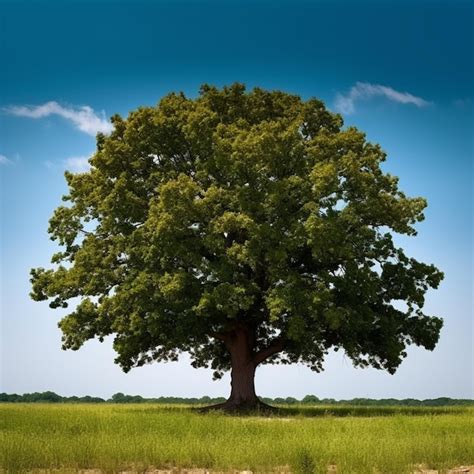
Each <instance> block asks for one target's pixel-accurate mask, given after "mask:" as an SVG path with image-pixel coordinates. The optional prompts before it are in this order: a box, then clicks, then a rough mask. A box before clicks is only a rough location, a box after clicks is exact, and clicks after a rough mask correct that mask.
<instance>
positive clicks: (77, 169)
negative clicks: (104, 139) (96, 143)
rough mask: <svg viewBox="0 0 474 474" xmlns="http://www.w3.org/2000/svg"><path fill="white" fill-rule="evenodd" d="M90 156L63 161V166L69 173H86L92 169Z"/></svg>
mask: <svg viewBox="0 0 474 474" xmlns="http://www.w3.org/2000/svg"><path fill="white" fill-rule="evenodd" d="M89 158H90V156H72V157H70V158H66V159H65V160H63V165H64V167H65V168H66V169H67V170H68V171H73V172H74V173H84V172H85V171H88V170H89V168H90V167H91V166H90V164H89Z"/></svg>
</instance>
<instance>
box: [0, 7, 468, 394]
mask: <svg viewBox="0 0 474 474" xmlns="http://www.w3.org/2000/svg"><path fill="white" fill-rule="evenodd" d="M472 26H473V7H472V3H469V2H457V1H445V2H434V1H432V2H428V1H418V2H408V1H400V2H389V1H380V2H375V1H373V2H366V3H364V2H349V1H347V2H342V1H335V2H329V1H321V2H318V1H313V2H310V1H272V2H270V1H263V0H262V1H256V2H250V1H229V2H217V1H215V2H211V1H179V0H178V1H173V2H172V1H154V2H152V1H151V0H148V1H144V0H138V1H134V2H131V1H119V0H117V1H112V0H109V1H105V0H104V1H102V2H100V1H95V2H92V1H83V2H79V1H63V2H53V1H49V2H46V1H29V2H25V1H21V0H20V1H16V2H13V1H3V2H0V59H1V64H2V66H3V67H2V74H0V91H1V94H0V109H1V110H0V121H1V125H0V174H1V316H2V321H1V322H2V325H1V359H0V364H1V365H0V369H1V370H0V391H7V392H18V393H23V392H28V391H43V390H54V391H56V392H58V393H61V394H66V395H72V394H77V395H82V394H91V395H99V396H110V395H111V394H113V393H115V392H117V391H123V392H127V393H139V394H142V395H145V396H159V395H178V396H179V395H181V396H194V395H203V394H209V395H227V393H228V384H229V379H228V378H224V380H223V381H221V382H212V380H211V375H210V372H208V371H206V370H195V369H192V368H190V367H189V365H188V364H187V361H186V357H184V358H183V361H182V362H179V363H172V364H155V365H153V366H148V367H144V368H139V369H134V370H132V372H130V373H129V374H123V373H122V372H121V371H120V369H119V368H118V367H116V366H115V365H114V364H113V357H114V356H113V351H112V349H111V344H110V341H106V342H105V343H104V344H100V343H98V342H90V343H88V344H86V346H85V347H83V348H82V349H81V350H80V351H78V352H63V351H61V349H60V332H59V330H58V329H57V326H56V325H57V321H58V320H59V319H60V318H61V315H62V313H61V311H60V310H51V309H50V308H49V307H48V305H47V304H46V303H35V302H33V301H31V300H30V299H29V297H28V293H29V290H30V289H29V282H28V280H29V269H30V268H31V267H37V266H48V264H49V258H50V256H51V254H52V253H53V252H54V250H55V246H54V244H53V243H52V242H51V241H50V240H49V239H48V235H47V233H46V229H47V226H48V219H49V217H50V215H51V213H52V211H53V210H54V208H55V207H56V206H58V205H59V204H60V202H61V201H60V197H61V195H62V194H64V193H65V192H66V187H65V182H64V178H63V172H64V170H65V169H66V168H68V169H71V170H73V171H74V170H81V169H82V168H83V166H84V159H85V158H86V157H87V156H89V155H90V154H91V153H92V152H93V150H94V146H95V143H94V133H95V131H97V130H99V129H107V127H109V125H108V121H107V120H108V117H109V116H110V115H112V114H114V113H120V114H122V115H127V113H128V112H129V111H131V110H133V109H135V108H136V107H138V106H140V105H153V104H155V103H157V102H158V100H159V99H160V98H161V97H162V96H163V95H164V94H166V93H168V92H170V91H176V90H182V91H184V92H185V93H186V94H188V95H190V96H195V95H196V94H197V91H198V88H199V86H200V84H202V83H204V82H207V83H211V84H215V85H224V84H229V83H232V82H234V81H240V82H244V83H246V84H247V85H248V86H249V87H252V86H260V87H264V88H269V89H275V88H278V89H283V90H285V91H288V92H293V93H297V94H300V95H301V96H303V97H305V98H308V97H311V96H316V97H319V98H321V99H323V100H324V101H325V103H326V105H327V106H328V107H329V108H330V109H332V110H339V111H341V112H342V113H343V115H344V118H345V122H346V124H348V125H355V126H357V127H359V128H360V129H362V130H364V131H365V132H366V133H367V135H368V137H369V139H370V140H372V141H374V142H378V143H380V144H381V145H382V147H383V148H384V149H385V150H386V151H387V153H388V160H387V162H386V164H385V165H384V167H385V169H386V170H387V171H390V172H391V173H393V174H396V175H398V176H399V177H400V185H401V188H402V189H403V190H404V191H406V192H407V193H408V194H410V195H421V196H424V197H426V198H427V199H428V202H429V208H428V210H427V212H426V220H425V221H424V222H423V223H421V224H420V225H419V226H418V230H419V235H418V236H417V237H416V238H410V239H408V238H403V239H402V238H400V239H399V241H400V243H401V244H402V245H403V246H404V247H405V248H406V249H407V252H408V253H409V254H411V255H412V256H414V257H416V258H418V259H420V260H422V261H426V262H432V263H434V264H436V265H437V266H438V267H439V268H440V269H442V270H443V271H444V272H445V274H446V278H445V280H444V282H443V283H442V286H441V288H440V289H439V290H438V291H436V292H431V293H430V294H429V295H428V299H427V306H426V309H427V312H428V313H431V314H437V315H440V316H442V317H444V319H445V327H444V329H443V332H442V335H441V340H440V343H439V345H438V347H437V348H436V349H435V351H434V352H427V351H424V350H421V349H417V348H414V349H411V350H410V351H409V357H408V358H407V359H406V361H405V362H404V363H403V364H402V366H401V368H400V369H399V371H398V372H397V374H395V375H393V376H391V375H388V374H385V373H383V372H380V371H376V370H373V369H365V370H362V369H357V370H356V369H354V368H352V366H351V364H350V362H349V360H348V359H347V358H344V356H343V355H341V354H339V353H338V354H337V355H336V354H331V355H330V356H329V357H328V360H327V363H326V371H325V372H324V373H323V374H314V373H312V372H311V371H310V370H309V369H307V368H305V367H303V366H293V367H278V366H272V367H263V368H259V370H258V372H257V380H256V384H257V391H258V392H259V393H260V394H262V395H267V396H296V397H301V396H304V395H305V394H307V393H314V394H316V395H318V396H320V397H334V398H352V397H358V396H360V397H374V398H376V397H377V398H378V397H392V396H393V397H399V398H404V397H415V398H432V397H437V396H451V397H473V396H474V388H473V378H474V376H473V352H472V341H473V337H474V333H473V323H472V269H473V267H472V264H473V255H472V210H473V209H472V206H473V199H472V198H473V196H472V178H473V173H472V152H473V139H472V130H473V99H474V98H473V62H472V57H473V51H472V49H473V33H472V31H473V30H472Z"/></svg>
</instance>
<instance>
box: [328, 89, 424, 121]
mask: <svg viewBox="0 0 474 474" xmlns="http://www.w3.org/2000/svg"><path fill="white" fill-rule="evenodd" d="M372 97H385V98H386V99H389V100H392V101H393V102H398V103H400V104H413V105H416V106H417V107H426V106H427V105H430V102H428V101H426V100H425V99H422V98H421V97H417V96H415V95H413V94H410V93H408V92H400V91H397V90H395V89H392V88H391V87H387V86H382V85H380V84H369V83H368V82H356V84H355V85H354V86H352V87H351V89H350V91H349V93H347V94H346V95H344V94H337V96H336V102H335V108H336V110H337V111H338V112H341V113H343V114H352V113H354V112H355V104H356V102H357V101H360V100H367V99H370V98H372Z"/></svg>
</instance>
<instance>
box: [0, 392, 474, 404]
mask: <svg viewBox="0 0 474 474" xmlns="http://www.w3.org/2000/svg"><path fill="white" fill-rule="evenodd" d="M262 400H263V401H264V402H265V403H268V404H274V405H296V404H300V405H365V406H370V405H373V406H429V407H434V406H452V405H474V400H468V399H454V398H447V397H441V398H435V399H428V400H416V399H414V398H405V399H403V400H397V399H396V398H382V399H380V400H374V399H372V398H353V399H352V400H334V399H333V398H318V397H316V396H315V395H306V397H304V398H303V399H301V400H298V399H296V398H293V397H287V398H280V397H277V398H268V397H262ZM224 401H225V398H224V397H217V398H211V397H208V396H204V397H201V398H181V397H158V398H144V397H142V396H140V395H124V394H123V393H116V394H115V395H113V396H112V398H109V399H108V400H105V399H103V398H100V397H91V396H89V395H87V396H85V397H62V396H61V395H58V394H57V393H54V392H35V393H25V394H23V395H17V394H16V393H13V394H8V393H0V402H9V403H163V404H190V405H194V404H195V405H210V404H214V403H221V402H224Z"/></svg>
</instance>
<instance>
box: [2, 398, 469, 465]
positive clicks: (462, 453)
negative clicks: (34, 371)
mask: <svg viewBox="0 0 474 474" xmlns="http://www.w3.org/2000/svg"><path fill="white" fill-rule="evenodd" d="M283 415H284V416H282V415H281V414H279V415H278V416H273V417H270V418H269V417H258V416H244V417H238V416H230V415H223V414H216V413H211V414H200V413H197V412H196V411H195V410H192V409H190V408H189V407H184V406H178V407H176V406H174V407H171V406H163V405H148V404H146V405H143V404H140V405H85V404H84V405H80V404H78V405H73V404H54V405H46V404H31V405H28V404H0V470H1V469H3V470H4V471H7V472H25V471H27V470H30V469H60V470H64V471H66V470H67V469H71V470H77V469H86V468H96V469H101V470H103V471H104V472H116V471H119V470H122V469H127V468H129V469H134V470H137V471H140V470H142V471H143V470H145V469H146V468H149V467H152V466H153V467H156V468H163V469H164V468H178V469H179V468H183V469H184V468H191V467H201V468H207V469H211V470H221V471H222V470H231V469H240V470H244V469H248V470H252V471H254V472H255V471H257V472H270V471H272V470H274V469H278V468H282V467H285V469H286V470H291V471H293V472H301V473H310V472H316V473H319V472H321V473H322V472H326V471H327V466H328V465H337V468H338V473H351V474H352V473H361V474H367V473H373V472H380V473H390V474H396V473H405V472H413V470H414V466H416V465H420V464H423V465H425V466H426V467H427V468H432V469H439V470H441V471H442V470H446V469H448V468H452V467H456V466H459V465H466V464H474V437H473V436H472V433H474V418H473V415H474V409H472V408H460V407H459V408H458V407H449V408H421V407H417V408H413V407H411V408H403V407H395V408H390V407H354V406H351V407H339V406H338V407H321V406H315V407H296V408H295V407H292V408H291V409H290V408H288V409H284V411H283Z"/></svg>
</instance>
